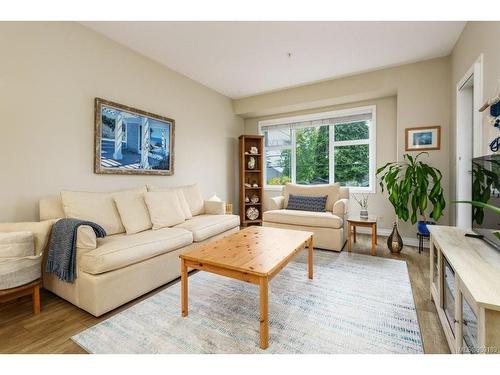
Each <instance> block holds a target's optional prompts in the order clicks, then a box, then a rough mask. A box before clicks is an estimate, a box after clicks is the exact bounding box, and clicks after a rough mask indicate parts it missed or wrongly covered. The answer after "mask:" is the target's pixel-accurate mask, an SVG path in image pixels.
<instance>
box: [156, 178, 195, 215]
mask: <svg viewBox="0 0 500 375" xmlns="http://www.w3.org/2000/svg"><path fill="white" fill-rule="evenodd" d="M148 191H151V192H157V191H174V192H175V193H176V194H177V198H179V203H180V204H181V208H182V212H183V213H184V218H185V219H191V218H192V217H193V214H192V213H191V208H190V207H189V203H188V201H187V199H186V196H185V195H184V192H183V190H182V188H180V187H160V186H151V185H148Z"/></svg>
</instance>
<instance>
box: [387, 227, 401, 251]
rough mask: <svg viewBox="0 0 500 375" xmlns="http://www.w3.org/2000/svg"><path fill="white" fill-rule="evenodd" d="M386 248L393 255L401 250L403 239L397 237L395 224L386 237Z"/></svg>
mask: <svg viewBox="0 0 500 375" xmlns="http://www.w3.org/2000/svg"><path fill="white" fill-rule="evenodd" d="M387 247H388V248H389V250H390V251H391V253H393V254H399V253H400V252H401V250H403V239H402V238H401V236H400V235H399V232H398V226H397V224H396V223H394V226H393V227H392V232H391V234H390V235H389V237H387Z"/></svg>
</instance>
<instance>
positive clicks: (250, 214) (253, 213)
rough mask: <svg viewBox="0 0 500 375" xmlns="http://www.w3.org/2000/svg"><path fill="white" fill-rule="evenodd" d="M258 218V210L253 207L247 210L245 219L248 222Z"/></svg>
mask: <svg viewBox="0 0 500 375" xmlns="http://www.w3.org/2000/svg"><path fill="white" fill-rule="evenodd" d="M258 217H259V210H258V209H257V208H255V207H249V208H248V209H247V218H248V219H250V220H256V219H257V218H258Z"/></svg>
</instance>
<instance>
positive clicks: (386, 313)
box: [72, 250, 423, 354]
mask: <svg viewBox="0 0 500 375" xmlns="http://www.w3.org/2000/svg"><path fill="white" fill-rule="evenodd" d="M314 254H315V255H314V260H315V267H314V280H308V279H307V265H306V257H305V252H304V253H303V254H301V255H300V256H299V257H297V259H296V260H295V261H293V262H291V263H290V264H289V265H288V266H286V267H285V268H284V269H283V270H282V271H281V272H280V273H279V274H278V275H277V276H276V277H275V278H274V279H273V280H272V281H271V282H270V284H269V321H270V327H269V348H268V349H267V350H261V349H260V348H259V293H258V287H257V286H255V285H251V284H246V283H243V282H240V281H237V280H232V279H228V278H225V277H221V276H217V275H212V274H208V273H206V272H198V273H196V274H194V275H191V276H190V277H189V316H188V317H187V318H182V317H181V313H180V284H179V283H177V284H175V285H173V286H171V287H169V288H167V289H165V290H163V291H161V292H159V293H157V294H155V295H154V296H152V297H150V298H148V299H146V300H144V301H142V302H140V303H138V304H136V305H134V306H132V307H130V308H129V309H127V310H125V311H122V312H120V313H118V314H116V315H114V316H113V317H111V318H109V319H107V320H105V321H103V322H101V323H99V324H97V325H95V326H93V327H91V328H89V329H87V330H85V331H83V332H81V333H79V334H78V335H76V336H73V337H72V339H73V341H75V342H76V343H77V344H78V345H80V346H81V347H82V348H84V349H85V350H86V351H88V352H89V353H290V354H295V353H423V348H422V340H421V336H420V330H419V326H418V321H417V315H416V310H415V305H414V301H413V294H412V291H411V285H410V280H409V276H408V271H407V267H406V263H405V262H404V261H399V260H392V259H384V258H377V257H371V256H366V255H359V254H352V253H346V252H343V253H341V254H340V255H339V254H337V253H333V252H326V251H318V250H315V253H314Z"/></svg>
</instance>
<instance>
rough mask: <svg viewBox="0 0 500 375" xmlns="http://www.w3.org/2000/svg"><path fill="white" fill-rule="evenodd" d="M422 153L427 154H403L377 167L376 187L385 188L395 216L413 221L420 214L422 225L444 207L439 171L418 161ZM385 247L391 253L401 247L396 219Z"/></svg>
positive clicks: (399, 250)
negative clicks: (377, 182)
mask: <svg viewBox="0 0 500 375" xmlns="http://www.w3.org/2000/svg"><path fill="white" fill-rule="evenodd" d="M423 154H425V155H428V153H427V152H421V153H419V154H417V155H416V156H415V157H413V156H411V155H410V154H404V155H403V161H401V162H390V163H387V164H385V165H384V166H383V167H380V168H378V169H377V176H380V187H381V189H382V192H384V191H385V190H387V194H388V196H389V202H391V204H392V206H393V207H394V211H395V213H396V217H397V218H398V219H400V220H403V221H405V222H406V221H408V220H410V221H411V223H412V224H415V223H417V221H418V217H419V216H420V218H421V220H420V221H421V224H420V225H422V223H423V225H426V223H427V217H429V218H431V219H432V220H434V221H437V220H438V219H439V218H440V217H441V216H443V210H444V208H445V206H446V203H445V200H444V195H443V188H442V186H441V178H442V174H441V172H440V171H439V169H437V168H434V167H432V166H430V165H428V164H426V163H424V162H422V161H421V160H420V157H421V156H422V155H423ZM431 206H432V208H431ZM429 211H430V214H429V215H428V216H427V213H428V212H429ZM419 229H420V228H419ZM387 246H388V247H389V250H391V252H393V253H399V252H401V250H402V248H403V240H402V238H401V236H400V235H399V233H398V227H397V223H396V222H395V223H394V227H393V230H392V233H391V235H390V236H389V238H388V239H387Z"/></svg>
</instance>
